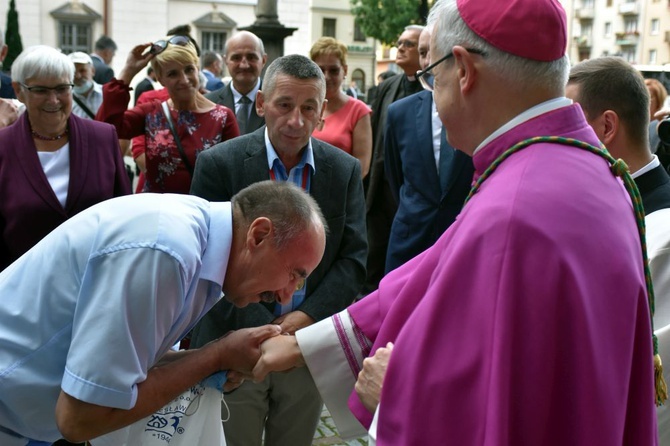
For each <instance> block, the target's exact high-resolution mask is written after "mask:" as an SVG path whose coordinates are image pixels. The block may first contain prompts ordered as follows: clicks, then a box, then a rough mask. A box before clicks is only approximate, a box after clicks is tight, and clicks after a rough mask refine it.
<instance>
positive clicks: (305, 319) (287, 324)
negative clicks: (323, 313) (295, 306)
mask: <svg viewBox="0 0 670 446" xmlns="http://www.w3.org/2000/svg"><path fill="white" fill-rule="evenodd" d="M314 322H316V321H315V320H314V319H312V317H311V316H309V315H308V314H307V313H303V312H302V311H299V310H296V311H291V312H289V313H286V314H282V315H281V316H279V317H278V318H277V319H275V320H274V321H272V323H273V324H277V325H279V326H280V327H281V329H282V333H288V334H290V335H294V334H295V332H296V331H298V330H300V329H301V328H305V327H307V326H310V325H312V324H313V323H314Z"/></svg>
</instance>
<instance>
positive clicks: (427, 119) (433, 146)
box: [384, 28, 474, 273]
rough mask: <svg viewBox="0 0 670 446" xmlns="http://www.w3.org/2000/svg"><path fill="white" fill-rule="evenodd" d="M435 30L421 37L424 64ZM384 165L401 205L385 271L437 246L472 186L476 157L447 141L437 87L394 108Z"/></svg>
mask: <svg viewBox="0 0 670 446" xmlns="http://www.w3.org/2000/svg"><path fill="white" fill-rule="evenodd" d="M430 34H431V33H430V30H429V28H425V29H424V30H423V31H422V32H421V36H420V37H419V63H420V65H421V68H422V69H425V68H426V67H427V66H428V65H430ZM384 152H385V153H384V161H385V164H384V169H385V172H386V178H387V179H388V182H389V185H390V188H391V193H392V194H393V198H395V201H396V203H397V204H398V210H397V211H396V214H395V218H394V219H393V225H392V226H391V235H390V237H389V243H388V251H387V253H386V268H385V273H388V272H389V271H391V270H394V269H395V268H397V267H399V266H400V265H402V264H403V263H405V262H407V261H408V260H410V259H411V258H413V257H414V256H416V255H417V254H419V253H421V252H423V251H425V250H426V249H427V248H429V247H430V246H432V245H433V243H435V241H436V240H437V239H438V238H439V237H440V236H441V235H442V233H443V232H444V231H445V230H446V229H447V228H448V227H449V226H450V225H451V224H452V223H453V222H454V220H455V219H456V216H457V215H458V214H459V212H460V211H461V208H462V207H463V201H464V200H465V197H466V196H467V194H468V192H469V191H470V184H471V182H472V175H473V173H474V167H473V165H472V158H470V157H469V156H468V155H466V154H465V153H464V152H462V151H460V150H455V149H454V148H453V147H451V145H449V143H448V142H447V140H446V133H445V132H444V130H443V125H442V121H440V117H439V116H438V114H437V109H436V107H435V106H434V103H433V93H432V91H422V92H420V93H416V94H413V95H411V96H408V97H406V98H403V99H400V100H398V101H396V102H394V103H393V104H391V105H390V106H389V108H388V113H387V118H386V132H385V136H384Z"/></svg>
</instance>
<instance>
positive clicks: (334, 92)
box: [309, 37, 372, 177]
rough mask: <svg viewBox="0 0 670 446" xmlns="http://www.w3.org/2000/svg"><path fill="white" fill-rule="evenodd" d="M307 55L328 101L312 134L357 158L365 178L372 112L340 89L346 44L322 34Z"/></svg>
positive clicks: (368, 158) (370, 139) (368, 156)
mask: <svg viewBox="0 0 670 446" xmlns="http://www.w3.org/2000/svg"><path fill="white" fill-rule="evenodd" d="M309 57H310V58H311V59H312V60H313V61H314V62H315V63H316V64H317V65H318V66H319V68H321V71H323V75H324V76H325V77H326V99H327V100H328V103H327V105H326V111H325V113H324V115H323V119H322V120H321V124H320V125H319V127H318V128H317V129H316V130H315V131H314V133H313V134H312V136H314V137H315V138H317V139H320V140H322V141H325V142H327V143H329V144H332V145H334V146H335V147H338V148H340V149H342V150H344V151H345V152H347V153H349V154H350V155H353V156H354V157H356V158H358V161H360V163H361V172H362V174H363V177H365V176H366V175H367V173H368V171H369V170H370V158H371V156H372V125H371V123H370V113H371V112H372V111H371V110H370V107H368V105H367V104H366V103H365V102H363V101H361V100H358V99H354V98H353V97H351V96H347V95H346V94H345V93H344V91H343V90H342V83H343V82H344V79H345V77H346V75H347V70H348V67H347V47H346V46H345V45H344V44H343V43H342V42H340V41H338V40H336V39H333V38H332V37H322V38H320V39H319V40H317V41H316V42H315V43H314V45H312V49H311V50H310V52H309Z"/></svg>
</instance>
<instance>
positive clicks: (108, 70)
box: [91, 54, 114, 84]
mask: <svg viewBox="0 0 670 446" xmlns="http://www.w3.org/2000/svg"><path fill="white" fill-rule="evenodd" d="M91 60H93V67H94V68H95V74H94V75H93V80H94V81H96V82H97V83H99V84H106V83H107V82H109V81H111V80H112V78H113V77H114V70H113V69H112V67H110V66H109V65H107V64H106V63H105V62H104V61H103V60H102V59H101V58H100V56H98V55H97V54H91Z"/></svg>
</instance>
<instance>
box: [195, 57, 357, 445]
mask: <svg viewBox="0 0 670 446" xmlns="http://www.w3.org/2000/svg"><path fill="white" fill-rule="evenodd" d="M325 91H326V84H325V78H324V76H323V73H322V72H321V69H320V68H319V67H318V66H317V65H316V64H315V63H314V62H312V61H311V60H309V59H308V58H306V57H304V56H299V55H291V56H285V57H281V58H279V59H277V60H275V61H274V62H273V63H272V64H271V65H270V66H269V67H268V70H267V73H266V78H265V82H264V84H263V90H261V91H259V92H258V95H257V103H256V108H257V111H258V114H259V115H260V116H263V117H265V120H266V123H267V126H266V127H262V128H260V129H258V130H256V131H255V132H253V133H251V134H248V135H244V136H240V137H238V138H234V139H232V140H229V141H226V142H224V143H221V144H217V145H216V146H214V147H212V148H210V149H209V150H205V151H204V152H202V153H201V154H200V155H199V156H198V160H197V162H196V165H195V172H194V176H193V183H192V185H191V193H193V194H195V195H198V196H200V197H203V198H206V199H208V200H210V201H225V200H227V199H228V198H229V197H230V196H232V195H233V194H235V193H236V192H237V191H238V190H240V189H242V188H244V187H245V186H247V185H249V184H252V183H255V182H258V181H262V180H267V179H269V178H271V179H274V180H277V181H291V182H294V183H296V184H298V185H300V186H301V187H303V188H304V189H306V190H307V191H309V193H310V195H312V196H313V197H314V199H315V200H316V201H317V203H318V204H319V206H320V207H321V210H322V211H323V215H324V216H325V218H326V220H327V222H328V234H327V236H326V250H325V253H324V256H323V260H322V261H321V263H320V264H319V266H318V267H317V268H316V269H315V270H314V272H313V273H312V274H311V275H310V276H309V277H308V278H307V279H306V283H304V285H301V286H300V287H298V288H297V289H296V292H295V294H294V295H293V301H292V302H291V303H290V304H289V305H275V304H270V305H266V304H258V305H251V306H249V307H247V308H245V309H238V308H235V307H233V306H232V305H227V304H226V303H222V304H221V305H218V304H217V305H216V306H215V307H214V308H213V309H212V310H211V311H210V312H209V313H208V314H207V315H206V316H205V317H204V318H203V320H202V321H201V322H200V323H199V324H198V325H197V326H196V327H195V329H194V331H193V335H192V340H191V345H192V346H194V347H199V346H201V345H204V344H205V343H207V342H209V341H211V340H213V339H217V338H219V337H220V336H222V335H224V334H226V333H227V332H228V331H229V330H236V329H239V328H243V327H255V326H258V325H263V324H266V323H274V324H279V325H281V327H282V330H283V331H284V332H286V333H295V331H296V330H298V329H300V328H303V327H306V326H308V325H311V324H313V323H315V322H316V321H319V320H322V319H324V318H326V317H329V316H331V315H333V314H335V313H338V312H339V311H342V310H344V308H346V307H347V306H348V305H349V304H351V303H352V302H353V301H354V299H355V297H356V296H357V295H358V293H359V291H360V288H361V286H362V284H363V281H364V280H365V258H366V253H367V244H366V240H365V203H364V197H363V186H362V182H361V170H360V163H358V161H357V160H356V159H355V158H353V157H351V156H349V155H348V154H346V153H344V152H343V151H341V150H340V149H337V148H335V147H333V146H331V145H329V144H326V143H324V142H322V141H319V140H317V139H314V138H311V134H312V132H313V131H314V129H315V128H316V126H317V125H318V123H319V121H320V119H321V117H322V115H323V111H324V110H325V103H324V99H325ZM258 274H261V275H262V274H263V272H262V271H259V272H258ZM287 274H291V272H290V271H287ZM226 402H227V404H228V407H229V409H230V420H229V421H228V422H227V423H226V426H225V429H224V431H225V433H226V440H227V442H228V444H229V445H230V446H256V445H260V441H261V437H262V434H263V431H265V445H266V446H279V445H282V446H283V445H287V446H288V445H290V446H308V445H311V444H312V439H313V437H314V432H315V429H316V426H317V423H318V420H319V416H320V413H321V398H320V397H319V394H318V391H317V390H316V387H315V385H314V382H313V381H312V378H311V376H310V375H309V373H307V372H305V370H304V369H296V370H294V371H291V372H289V373H286V374H276V375H273V376H269V377H267V378H266V379H265V380H264V381H262V382H260V383H257V384H254V383H250V382H245V383H244V384H243V385H242V386H241V387H240V388H239V389H237V390H236V391H235V392H233V393H232V394H230V395H228V396H226ZM224 410H225V409H224ZM226 412H227V411H226Z"/></svg>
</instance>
